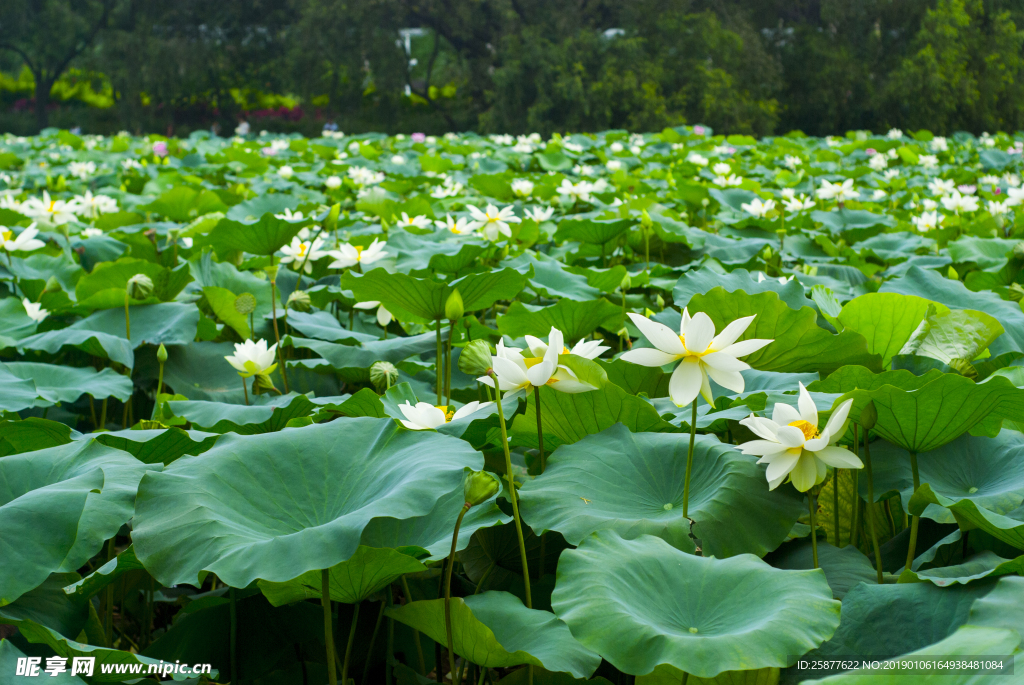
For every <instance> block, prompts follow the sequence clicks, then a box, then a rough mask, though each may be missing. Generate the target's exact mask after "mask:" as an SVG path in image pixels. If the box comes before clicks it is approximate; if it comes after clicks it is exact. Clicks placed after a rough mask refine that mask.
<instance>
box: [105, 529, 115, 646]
mask: <svg viewBox="0 0 1024 685" xmlns="http://www.w3.org/2000/svg"><path fill="white" fill-rule="evenodd" d="M115 537H116V536H115ZM115 551H116V550H115V549H114V538H110V539H109V540H107V561H108V562H109V561H110V560H111V559H113V558H114V556H115V554H114V552H115ZM105 595H106V597H105V599H104V601H103V623H104V626H103V628H104V629H105V630H106V633H107V635H106V637H107V645H108V646H110V648H111V649H113V647H114V584H113V583H109V584H108V585H107V589H106V592H105Z"/></svg>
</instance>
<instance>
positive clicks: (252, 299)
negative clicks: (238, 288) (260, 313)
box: [235, 293, 256, 316]
mask: <svg viewBox="0 0 1024 685" xmlns="http://www.w3.org/2000/svg"><path fill="white" fill-rule="evenodd" d="M235 311H236V312H238V313H239V314H242V315H243V316H248V315H249V314H252V313H253V312H254V311H256V296H255V295H253V294H252V293H242V294H241V295H239V296H238V297H236V298H235Z"/></svg>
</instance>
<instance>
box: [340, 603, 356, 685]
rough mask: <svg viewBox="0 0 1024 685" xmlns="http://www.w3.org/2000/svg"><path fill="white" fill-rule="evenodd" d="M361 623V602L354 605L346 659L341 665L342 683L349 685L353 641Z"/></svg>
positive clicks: (346, 646)
mask: <svg viewBox="0 0 1024 685" xmlns="http://www.w3.org/2000/svg"><path fill="white" fill-rule="evenodd" d="M358 623H359V602H356V603H355V604H353V605H352V626H351V627H350V628H349V629H348V642H346V643H345V661H344V662H343V663H342V665H341V682H342V685H348V665H349V662H351V661H352V643H353V642H355V640H356V626H357V625H358Z"/></svg>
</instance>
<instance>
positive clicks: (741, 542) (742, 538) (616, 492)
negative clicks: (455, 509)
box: [520, 424, 805, 557]
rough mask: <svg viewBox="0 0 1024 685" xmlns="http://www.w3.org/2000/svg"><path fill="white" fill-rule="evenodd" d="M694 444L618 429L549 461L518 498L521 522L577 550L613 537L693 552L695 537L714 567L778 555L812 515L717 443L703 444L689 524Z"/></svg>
mask: <svg viewBox="0 0 1024 685" xmlns="http://www.w3.org/2000/svg"><path fill="white" fill-rule="evenodd" d="M688 447H689V443H688V441H687V440H686V439H680V436H678V435H673V434H662V433H631V432H630V431H629V429H628V428H626V427H625V426H623V425H622V424H616V425H614V426H612V427H611V428H608V429H607V430H604V431H602V432H601V433H598V434H596V435H590V436H587V437H585V438H583V439H582V440H580V441H579V442H576V443H574V444H572V445H562V446H561V447H559V448H558V449H557V450H555V452H554V453H553V454H552V455H551V456H550V457H548V464H547V470H545V472H544V473H543V474H541V475H539V476H537V477H536V478H534V479H533V480H530V481H527V482H526V483H525V484H524V485H523V487H522V488H521V490H520V492H521V493H522V501H521V506H520V509H521V511H522V515H523V519H524V520H525V521H526V522H527V523H528V524H529V525H530V526H531V527H532V528H533V529H534V532H537V533H539V532H540V531H543V530H557V531H558V532H559V533H561V534H562V535H563V536H565V539H566V540H567V541H568V542H569V543H570V544H573V545H578V544H580V543H581V541H583V540H584V539H585V538H586V537H587V536H588V535H589V534H590V533H593V532H594V531H598V530H613V531H615V532H616V533H618V534H619V535H620V536H622V537H624V538H626V539H632V538H636V537H639V536H641V535H655V536H658V537H660V538H662V539H664V540H666V541H668V542H669V543H670V544H672V545H673V546H675V547H678V548H679V549H684V550H687V551H693V549H694V545H693V542H692V541H691V540H690V538H689V534H690V519H692V520H693V521H694V523H695V525H694V529H693V532H694V534H695V535H696V536H697V537H698V538H700V539H701V541H702V547H703V548H704V550H705V553H708V554H710V555H712V556H715V557H727V556H733V555H736V554H744V553H752V554H756V555H758V556H763V555H764V554H765V553H767V552H769V551H771V550H773V549H775V548H776V547H778V546H779V544H781V543H782V542H783V541H784V540H785V539H786V537H787V535H788V534H789V531H790V530H791V529H792V528H793V524H795V523H796V521H797V519H798V518H799V516H800V514H801V513H802V512H803V511H804V509H805V507H804V506H803V502H802V498H800V497H798V496H797V495H796V493H795V492H794V491H792V490H791V489H783V490H779V491H777V492H769V491H768V489H767V487H766V480H765V476H764V470H763V467H761V466H758V465H756V464H755V463H754V462H755V461H756V460H755V459H751V458H750V457H745V456H743V455H741V454H740V453H739V452H738V451H737V450H736V449H735V448H734V447H733V446H731V445H725V444H722V443H720V442H719V441H718V440H717V439H716V438H714V437H711V436H705V435H701V436H698V437H697V440H696V443H695V445H694V453H693V471H692V473H691V476H690V499H689V512H688V513H689V519H687V518H686V517H684V516H683V481H684V478H683V474H684V473H685V471H686V456H687V450H688Z"/></svg>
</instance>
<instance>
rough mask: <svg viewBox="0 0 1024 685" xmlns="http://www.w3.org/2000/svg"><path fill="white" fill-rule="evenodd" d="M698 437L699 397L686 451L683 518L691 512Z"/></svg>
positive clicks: (692, 418) (691, 416)
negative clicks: (691, 473)
mask: <svg viewBox="0 0 1024 685" xmlns="http://www.w3.org/2000/svg"><path fill="white" fill-rule="evenodd" d="M696 439H697V399H696V398H694V400H693V412H692V413H691V414H690V449H689V450H687V452H686V475H685V476H684V477H683V518H689V514H690V471H691V470H692V469H693V442H694V440H696Z"/></svg>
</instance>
